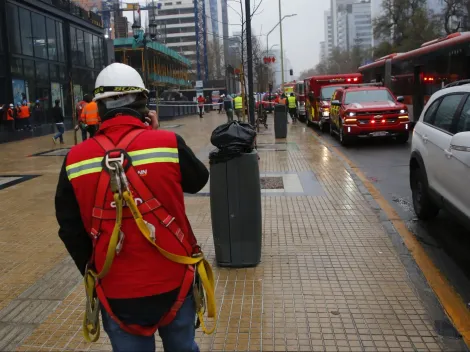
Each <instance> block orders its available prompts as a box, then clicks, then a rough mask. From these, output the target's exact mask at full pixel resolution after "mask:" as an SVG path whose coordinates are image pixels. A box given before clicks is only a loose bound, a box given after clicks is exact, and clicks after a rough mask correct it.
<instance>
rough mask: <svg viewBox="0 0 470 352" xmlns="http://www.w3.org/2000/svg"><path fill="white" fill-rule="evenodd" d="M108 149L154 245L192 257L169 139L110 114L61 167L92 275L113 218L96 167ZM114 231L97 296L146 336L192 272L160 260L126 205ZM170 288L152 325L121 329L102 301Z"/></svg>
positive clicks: (105, 181)
mask: <svg viewBox="0 0 470 352" xmlns="http://www.w3.org/2000/svg"><path fill="white" fill-rule="evenodd" d="M109 150H114V151H113V152H111V153H108V156H110V157H117V156H118V154H119V155H121V154H122V155H125V154H127V156H128V157H126V161H125V163H124V166H125V169H126V176H127V178H128V181H129V183H130V186H129V188H130V190H131V192H132V194H133V197H134V199H135V201H136V204H137V205H138V206H139V209H140V212H141V213H142V216H143V218H144V220H145V221H147V222H149V223H151V224H152V225H154V226H155V233H156V243H157V244H158V245H159V246H160V247H162V248H163V249H165V250H167V251H169V252H171V253H174V254H177V255H182V256H191V255H193V254H194V253H195V252H197V251H198V250H199V247H198V246H197V243H196V239H195V237H194V234H193V232H192V229H191V226H190V224H189V221H188V219H187V217H186V212H185V206H184V196H183V191H182V187H181V172H180V167H179V164H178V149H177V141H176V135H175V134H174V133H173V132H170V131H165V130H151V129H150V127H148V126H146V125H145V124H143V123H142V122H141V121H139V120H138V119H136V118H135V117H131V116H118V117H114V118H112V119H110V120H107V121H105V122H104V123H103V124H102V125H101V128H100V130H99V131H98V132H97V134H96V136H95V138H92V139H89V140H86V141H84V142H83V143H80V144H78V145H77V146H75V147H73V148H72V149H71V151H70V153H69V154H68V156H67V161H66V170H67V175H68V178H69V180H70V181H71V184H72V186H73V188H74V192H75V196H76V199H77V202H78V204H79V207H80V212H81V217H82V220H83V224H84V226H85V229H86V231H87V232H88V233H89V234H90V236H91V238H92V240H93V246H94V251H93V258H92V259H91V265H93V266H94V267H95V269H96V271H98V272H99V271H101V269H102V267H103V264H104V261H105V257H106V253H107V249H108V244H109V239H110V236H111V233H112V231H113V227H114V223H115V217H116V211H115V208H114V206H115V204H114V201H113V195H112V192H111V190H110V185H109V181H110V176H109V174H108V172H107V171H106V167H105V163H104V162H103V159H104V158H105V154H107V153H106V151H109ZM123 151H125V153H123ZM121 229H122V231H123V233H124V241H123V245H122V249H121V251H120V252H119V254H117V255H116V256H115V258H114V261H113V264H112V266H111V269H110V271H109V273H108V274H107V275H106V276H105V277H104V278H103V279H102V280H100V281H99V282H98V284H97V287H96V289H97V294H98V297H99V299H100V301H101V303H102V305H103V307H104V308H105V309H106V310H107V311H108V313H109V314H110V315H111V316H112V317H113V318H114V319H115V320H116V321H117V322H118V323H119V324H120V325H121V327H122V328H123V329H125V330H126V331H129V332H131V333H134V334H139V335H146V336H148V335H151V334H153V333H154V332H155V331H156V329H157V328H158V327H159V326H163V325H166V324H168V323H170V322H171V321H172V320H173V318H174V316H175V315H176V312H177V311H178V309H179V308H180V307H181V305H182V303H183V301H184V299H185V298H186V296H187V294H188V292H189V289H191V288H192V284H193V280H194V267H193V266H188V265H182V264H177V263H175V262H172V261H170V260H168V259H166V258H165V257H164V256H162V255H161V254H160V252H159V251H158V250H156V248H155V247H154V246H152V245H151V244H150V243H149V242H148V241H147V240H146V238H145V237H144V236H143V235H142V234H141V233H140V231H139V229H138V227H137V225H136V223H135V221H134V219H133V217H132V214H131V213H130V211H129V209H128V208H127V207H124V212H123V221H122V227H121ZM177 288H180V294H179V296H178V299H177V302H176V303H175V305H174V306H173V308H172V309H171V311H170V312H169V313H167V315H166V316H164V317H163V318H162V320H161V321H160V322H159V324H158V325H156V326H154V327H139V326H134V325H132V326H131V325H130V326H126V325H124V324H122V323H121V322H120V321H119V320H118V319H117V318H116V317H115V316H114V315H113V314H112V312H111V309H110V307H109V305H108V304H107V300H106V298H121V299H122V298H138V297H146V296H153V295H158V294H162V293H165V292H169V291H172V290H175V289H177Z"/></svg>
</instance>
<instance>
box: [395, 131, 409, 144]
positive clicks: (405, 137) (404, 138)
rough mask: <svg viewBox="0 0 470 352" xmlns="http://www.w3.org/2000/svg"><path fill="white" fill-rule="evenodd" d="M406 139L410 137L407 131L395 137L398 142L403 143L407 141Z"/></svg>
mask: <svg viewBox="0 0 470 352" xmlns="http://www.w3.org/2000/svg"><path fill="white" fill-rule="evenodd" d="M408 139H410V134H409V133H404V134H400V135H399V136H397V137H396V140H397V142H398V143H400V144H405V143H406V142H408Z"/></svg>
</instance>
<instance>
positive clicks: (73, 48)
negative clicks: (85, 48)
mask: <svg viewBox="0 0 470 352" xmlns="http://www.w3.org/2000/svg"><path fill="white" fill-rule="evenodd" d="M70 46H71V51H72V64H74V65H78V49H77V30H76V29H75V28H74V27H70Z"/></svg>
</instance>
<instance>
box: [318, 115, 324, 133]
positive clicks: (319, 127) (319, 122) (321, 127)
mask: <svg viewBox="0 0 470 352" xmlns="http://www.w3.org/2000/svg"><path fill="white" fill-rule="evenodd" d="M324 128H325V126H324V125H323V119H321V118H320V120H319V121H318V129H319V130H320V132H323V129H324Z"/></svg>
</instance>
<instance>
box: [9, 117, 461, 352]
mask: <svg viewBox="0 0 470 352" xmlns="http://www.w3.org/2000/svg"><path fill="white" fill-rule="evenodd" d="M223 121H224V116H222V115H218V114H216V113H211V114H206V115H205V117H204V119H199V118H197V117H195V116H192V117H186V118H181V119H178V120H174V121H169V122H165V123H163V127H164V128H165V126H166V128H169V129H171V130H173V131H174V132H176V133H178V134H180V135H181V136H183V138H185V140H186V142H187V144H188V145H189V146H191V147H192V148H193V150H194V151H195V153H196V154H197V155H198V156H199V157H200V158H201V159H203V160H204V161H205V162H206V164H207V165H208V160H207V157H208V153H209V151H210V150H211V149H212V148H211V146H210V141H209V139H210V133H211V131H212V130H213V129H214V128H215V127H216V126H217V125H218V124H220V123H222V122H223ZM268 123H269V127H270V129H269V130H268V131H266V130H264V128H263V127H262V128H261V133H260V135H259V136H258V143H259V144H260V148H259V153H260V158H261V159H260V170H261V173H262V176H263V177H266V178H271V179H270V180H271V181H272V182H273V183H276V184H278V186H279V185H280V186H279V187H282V188H278V189H274V190H273V189H271V190H263V198H262V202H263V204H262V208H263V250H262V259H261V260H262V262H261V264H260V265H258V266H257V267H256V268H250V269H220V268H217V267H216V264H215V254H214V247H213V243H212V235H211V221H210V206H209V197H208V196H207V195H206V192H207V190H208V188H206V190H203V191H201V194H200V195H199V196H188V197H186V206H187V213H188V216H189V220H190V222H191V224H192V226H193V228H194V231H195V234H196V237H197V238H198V240H199V242H200V243H201V245H202V248H203V250H204V252H205V253H206V256H207V257H208V259H209V260H210V261H211V262H212V265H213V267H214V270H215V275H216V279H217V286H216V297H217V301H218V302H217V303H218V305H217V308H218V312H219V319H218V326H217V330H216V332H215V333H214V334H213V335H211V336H202V334H201V333H200V332H198V343H199V346H200V349H201V351H202V352H205V351H441V350H447V351H461V350H465V349H466V347H465V345H464V344H463V342H462V341H461V340H459V339H449V338H444V337H442V336H440V335H438V334H437V332H436V328H435V318H434V315H435V314H436V313H435V312H433V311H430V309H429V308H428V307H427V305H426V304H425V302H424V301H423V298H422V297H421V296H420V295H419V294H418V292H417V290H416V288H415V284H414V283H413V282H412V276H413V275H416V273H414V274H410V273H409V272H408V271H407V268H408V266H407V265H405V264H404V263H403V262H402V259H403V257H404V256H405V254H404V253H403V251H400V252H397V249H396V248H395V247H394V245H393V243H392V239H393V238H391V237H390V234H389V232H388V231H387V230H386V229H385V228H384V226H383V225H382V222H381V219H380V218H379V215H378V211H377V209H374V207H373V205H371V204H370V202H369V200H368V199H367V195H366V194H365V193H364V190H363V189H362V188H361V186H360V185H358V183H357V182H358V181H357V179H356V178H355V177H354V175H353V174H352V173H351V171H349V170H348V169H347V168H346V167H345V164H344V163H343V162H342V161H341V160H340V159H338V158H337V157H336V155H334V154H333V153H332V152H331V151H330V150H329V149H327V148H326V147H325V146H324V145H323V144H322V143H321V142H320V140H319V139H318V137H316V136H315V135H314V133H313V132H312V130H311V129H309V128H306V127H305V125H303V124H300V123H299V124H298V125H295V126H293V125H289V132H288V138H287V140H286V141H282V140H275V139H274V136H273V130H272V129H273V120H272V115H269V119H268ZM72 141H73V137H72V135H71V133H70V132H68V133H67V134H66V142H67V143H70V144H72V143H71V142H72ZM286 142H287V143H286ZM59 148H60V147H59V146H54V145H53V144H52V140H51V138H50V136H49V137H40V138H36V139H30V140H26V141H21V142H15V143H10V144H4V145H2V152H1V153H2V160H3V163H2V164H1V165H0V176H10V177H11V178H5V177H0V196H1V197H0V212H1V213H2V214H4V215H3V217H2V222H0V243H1V244H2V245H1V246H0V350H15V349H17V350H20V351H33V350H34V351H65V350H67V351H69V350H74V351H78V350H111V347H110V345H109V341H108V339H107V337H106V334H105V333H104V332H102V337H101V338H100V340H99V341H98V343H95V344H87V343H85V342H84V340H83V337H82V334H81V323H82V314H83V310H84V304H85V302H84V295H83V287H82V282H81V277H80V275H79V273H78V271H77V270H76V268H75V266H74V264H73V263H72V262H71V260H70V259H69V258H68V255H67V253H66V251H65V249H64V247H63V245H62V243H61V241H60V240H59V238H58V235H57V224H56V221H55V214H54V193H55V187H56V182H57V176H58V172H59V170H60V167H61V164H62V161H63V157H62V156H33V157H28V155H31V154H34V153H40V152H45V151H48V150H52V149H59ZM64 152H66V151H60V150H59V151H56V152H54V153H52V154H63V153H64ZM50 154H51V153H49V154H46V155H50ZM25 174H26V175H40V176H38V177H36V178H33V179H29V180H27V181H25V182H22V183H17V184H16V185H14V186H11V187H7V188H4V189H3V190H2V189H1V188H2V184H3V187H5V186H6V185H7V184H6V182H19V181H21V180H20V179H18V178H15V177H19V175H25ZM428 294H429V295H430V296H432V299H434V300H435V297H434V295H433V294H432V292H429V293H428ZM435 309H437V310H439V309H440V307H439V306H437V307H435ZM439 314H442V312H441V311H440V313H439ZM157 341H159V338H157ZM158 351H163V349H162V348H161V346H160V345H159V344H158Z"/></svg>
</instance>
